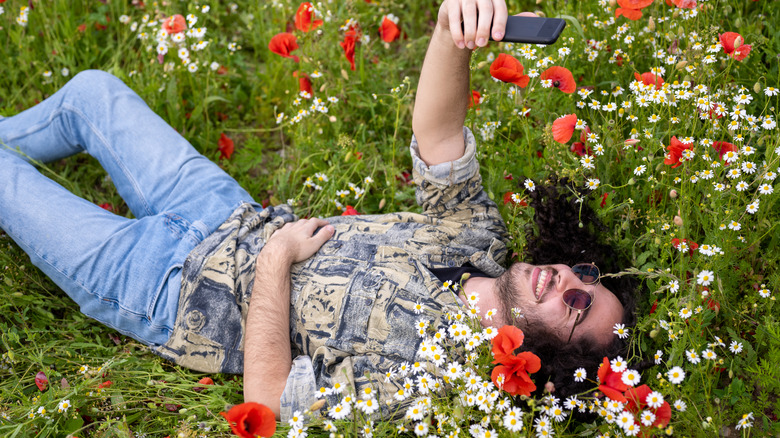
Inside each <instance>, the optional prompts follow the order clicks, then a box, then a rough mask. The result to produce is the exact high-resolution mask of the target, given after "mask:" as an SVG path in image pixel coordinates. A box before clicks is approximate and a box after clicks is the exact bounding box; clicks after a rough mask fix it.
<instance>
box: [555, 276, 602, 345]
mask: <svg viewBox="0 0 780 438" xmlns="http://www.w3.org/2000/svg"><path fill="white" fill-rule="evenodd" d="M571 272H572V273H573V274H574V275H575V276H577V278H579V280H580V281H581V282H582V284H585V285H597V284H599V283H600V282H601V272H600V271H599V268H598V267H597V266H596V265H595V264H593V263H578V264H576V265H574V266H572V267H571ZM561 299H562V300H563V304H566V306H567V307H568V308H569V309H571V310H576V311H577V318H575V319H574V325H573V326H572V327H571V333H569V339H567V340H566V343H567V344H568V343H569V341H571V337H572V335H573V334H574V328H575V327H577V322H578V321H579V319H580V316H581V315H582V312H583V311H584V310H588V309H589V308H590V306H591V305H593V300H594V299H595V296H594V295H593V294H592V293H591V292H588V291H584V290H582V289H567V290H566V291H565V292H563V295H561Z"/></svg>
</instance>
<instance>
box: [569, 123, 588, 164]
mask: <svg viewBox="0 0 780 438" xmlns="http://www.w3.org/2000/svg"><path fill="white" fill-rule="evenodd" d="M588 134H590V127H588V126H586V127H585V129H583V130H582V133H580V141H575V142H574V143H572V145H571V147H570V148H569V150H570V151H572V152H574V153H575V154H577V155H578V156H580V157H582V156H585V155H593V150H592V149H591V148H590V146H588V145H587V140H588Z"/></svg>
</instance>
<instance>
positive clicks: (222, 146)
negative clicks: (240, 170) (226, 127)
mask: <svg viewBox="0 0 780 438" xmlns="http://www.w3.org/2000/svg"><path fill="white" fill-rule="evenodd" d="M217 145H219V159H220V160H221V159H223V158H227V159H228V160H229V159H230V156H231V155H233V150H234V147H233V140H231V139H230V138H229V137H228V136H227V135H225V133H224V132H223V133H222V134H220V136H219V140H218V141H217Z"/></svg>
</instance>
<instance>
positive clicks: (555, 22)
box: [490, 15, 566, 44]
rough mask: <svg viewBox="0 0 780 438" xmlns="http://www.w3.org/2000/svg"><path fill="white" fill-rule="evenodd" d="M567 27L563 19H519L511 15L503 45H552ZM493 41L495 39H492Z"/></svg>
mask: <svg viewBox="0 0 780 438" xmlns="http://www.w3.org/2000/svg"><path fill="white" fill-rule="evenodd" d="M564 27H566V20H564V19H562V18H546V17H518V16H516V15H510V16H509V17H507V21H506V31H505V32H504V38H503V39H502V40H501V42H503V43H529V44H552V43H554V42H555V41H556V40H557V39H558V37H559V36H560V35H561V32H563V28H564ZM490 41H493V38H492V37H491V38H490Z"/></svg>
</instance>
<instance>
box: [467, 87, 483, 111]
mask: <svg viewBox="0 0 780 438" xmlns="http://www.w3.org/2000/svg"><path fill="white" fill-rule="evenodd" d="M480 102H482V95H481V94H479V91H477V90H471V99H469V108H473V107H476V109H479V104H480Z"/></svg>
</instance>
